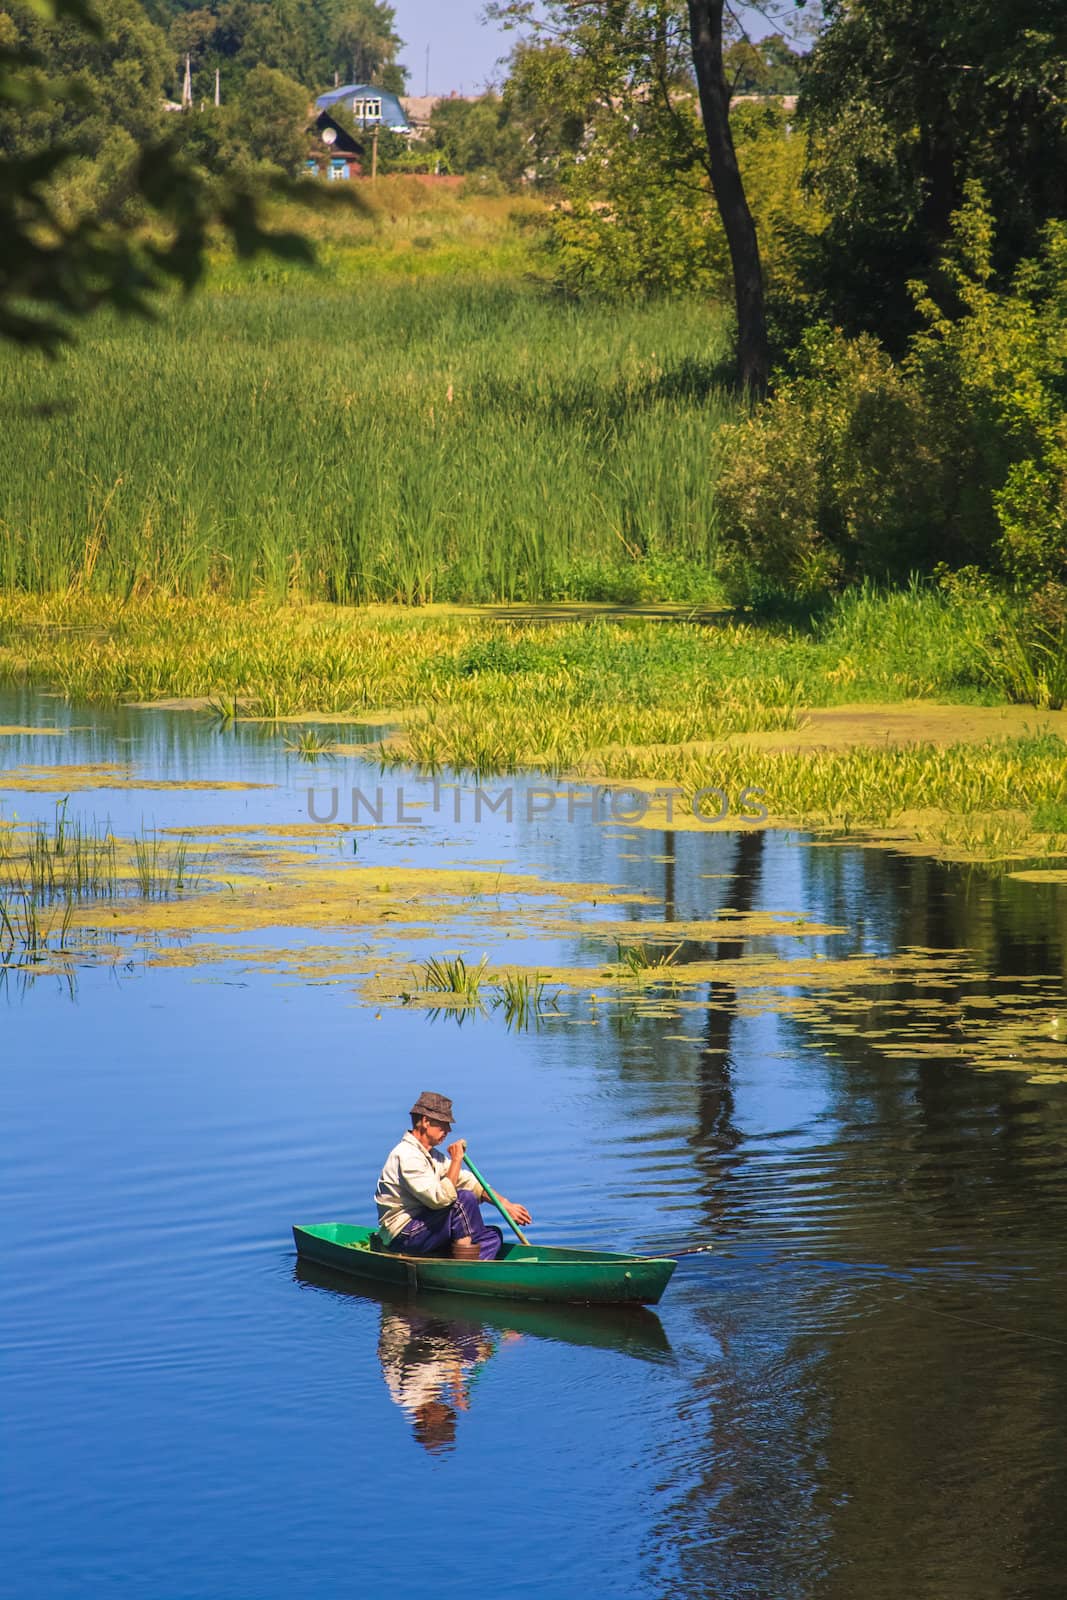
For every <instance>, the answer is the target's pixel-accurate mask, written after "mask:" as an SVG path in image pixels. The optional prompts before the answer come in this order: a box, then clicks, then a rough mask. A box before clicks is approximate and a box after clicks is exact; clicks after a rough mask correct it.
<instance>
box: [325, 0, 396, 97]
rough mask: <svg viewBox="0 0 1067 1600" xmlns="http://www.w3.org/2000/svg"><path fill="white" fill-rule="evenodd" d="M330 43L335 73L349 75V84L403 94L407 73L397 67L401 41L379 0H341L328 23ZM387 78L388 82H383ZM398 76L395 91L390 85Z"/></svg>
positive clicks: (389, 9) (390, 13)
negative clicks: (397, 85)
mask: <svg viewBox="0 0 1067 1600" xmlns="http://www.w3.org/2000/svg"><path fill="white" fill-rule="evenodd" d="M330 42H331V48H332V51H333V56H334V60H335V62H336V63H337V70H338V71H339V72H340V73H341V74H342V75H344V76H347V75H348V74H349V73H351V79H350V81H351V82H352V83H374V84H377V85H378V87H379V88H382V89H390V90H392V91H393V92H394V93H397V92H399V93H401V94H402V93H403V86H404V79H405V78H406V76H407V74H406V73H405V71H404V69H403V67H400V66H398V65H397V60H396V56H397V51H398V50H399V49H400V48H401V46H402V45H403V42H404V41H403V40H402V39H401V38H400V35H399V34H398V33H397V31H396V11H395V9H394V8H393V7H392V6H390V5H385V4H383V3H382V0H341V3H340V7H339V8H338V9H337V10H335V11H334V13H333V16H332V21H331V24H330ZM387 75H388V77H389V82H385V81H384V80H385V77H386V76H387ZM397 75H399V78H400V85H399V89H394V87H393V85H394V83H395V81H396V77H397Z"/></svg>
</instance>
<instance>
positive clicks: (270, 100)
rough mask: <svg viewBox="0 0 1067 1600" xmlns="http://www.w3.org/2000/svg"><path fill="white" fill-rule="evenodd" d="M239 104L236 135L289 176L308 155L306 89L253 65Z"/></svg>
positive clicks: (256, 153) (299, 167) (300, 167)
mask: <svg viewBox="0 0 1067 1600" xmlns="http://www.w3.org/2000/svg"><path fill="white" fill-rule="evenodd" d="M237 105H238V123H237V128H238V134H239V136H240V137H241V138H242V140H243V142H244V143H245V144H247V146H248V147H249V149H250V150H251V151H252V153H253V155H254V156H255V157H256V158H257V159H258V160H260V161H268V162H270V164H271V165H272V166H275V167H280V168H281V169H282V171H283V172H287V173H288V174H289V175H290V176H291V177H296V175H297V174H298V173H299V172H300V171H301V170H302V168H303V166H304V161H305V159H306V157H307V134H306V131H305V130H306V127H307V120H308V96H307V90H306V89H302V88H301V86H300V84H298V83H294V82H293V80H292V78H287V77H286V76H285V74H284V72H276V71H275V70H274V68H273V67H253V68H252V70H251V72H250V73H249V74H248V77H247V78H246V79H245V81H244V85H243V87H242V89H241V94H240V98H239V100H238V102H237Z"/></svg>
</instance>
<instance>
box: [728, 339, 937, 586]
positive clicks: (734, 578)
mask: <svg viewBox="0 0 1067 1600" xmlns="http://www.w3.org/2000/svg"><path fill="white" fill-rule="evenodd" d="M720 441H721V447H722V451H723V457H724V462H723V466H722V469H721V473H720V476H719V481H718V496H719V509H720V518H721V521H720V535H719V537H720V576H721V577H722V579H723V581H724V583H725V584H726V587H727V592H728V593H729V594H730V596H731V598H732V599H734V600H735V601H738V602H742V603H747V602H752V601H755V600H760V599H766V598H771V597H779V596H788V597H790V598H799V599H802V600H815V599H817V598H818V597H820V596H821V595H824V594H826V593H827V592H829V591H830V590H831V589H833V588H835V587H837V586H838V585H839V584H841V583H844V582H849V581H852V580H855V579H856V578H858V577H860V576H862V575H864V574H871V575H874V576H877V577H887V578H896V577H904V576H906V575H907V573H908V572H909V571H910V570H911V569H912V568H914V567H916V566H920V565H922V564H923V553H924V546H925V541H926V539H927V537H928V530H929V526H930V523H931V520H933V519H935V518H936V517H937V516H938V514H939V510H940V506H939V499H940V486H939V482H938V474H937V463H936V462H935V461H933V460H932V459H931V452H930V444H929V440H928V437H927V430H926V418H925V413H924V410H923V406H922V404H921V399H920V397H919V396H918V395H917V394H916V392H915V390H914V389H913V388H912V387H910V386H909V385H908V383H907V382H906V380H905V378H904V376H903V374H902V373H901V371H900V369H899V368H898V367H896V366H895V365H894V363H893V362H892V361H891V360H890V358H889V357H888V356H887V355H886V354H885V352H884V351H883V350H882V349H881V348H880V347H879V345H878V343H877V342H876V341H875V340H874V339H872V338H870V337H868V336H863V337H861V338H859V339H855V340H846V339H845V338H843V337H842V336H841V335H840V334H837V333H834V332H833V331H832V330H830V329H827V328H825V327H816V328H814V329H812V330H810V331H809V333H808V334H807V335H806V336H805V339H804V342H803V345H802V347H801V350H800V351H799V352H798V357H797V370H796V371H795V373H794V375H793V376H792V377H790V378H787V379H785V380H784V381H782V382H780V383H779V385H778V386H777V388H776V390H775V392H774V394H773V395H772V396H771V398H770V399H769V400H768V401H767V402H765V404H764V405H762V406H761V407H760V408H759V409H758V410H757V411H756V412H755V413H754V414H753V415H752V416H750V417H749V418H747V419H745V420H743V421H741V422H739V423H734V424H731V425H729V426H728V427H727V428H725V429H723V430H722V433H721V434H720Z"/></svg>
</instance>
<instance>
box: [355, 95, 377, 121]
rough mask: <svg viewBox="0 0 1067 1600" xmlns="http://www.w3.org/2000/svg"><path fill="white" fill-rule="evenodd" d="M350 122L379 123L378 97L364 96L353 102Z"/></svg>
mask: <svg viewBox="0 0 1067 1600" xmlns="http://www.w3.org/2000/svg"><path fill="white" fill-rule="evenodd" d="M352 120H353V121H354V122H381V120H382V102H381V99H380V98H379V97H378V96H370V95H364V96H363V98H362V99H360V100H353V101H352Z"/></svg>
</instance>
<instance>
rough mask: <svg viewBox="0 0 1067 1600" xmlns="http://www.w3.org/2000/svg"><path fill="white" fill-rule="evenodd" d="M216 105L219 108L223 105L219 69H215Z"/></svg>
mask: <svg viewBox="0 0 1067 1600" xmlns="http://www.w3.org/2000/svg"><path fill="white" fill-rule="evenodd" d="M215 104H216V105H217V106H221V104H222V96H221V94H220V93H219V69H218V67H216V68H215Z"/></svg>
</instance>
